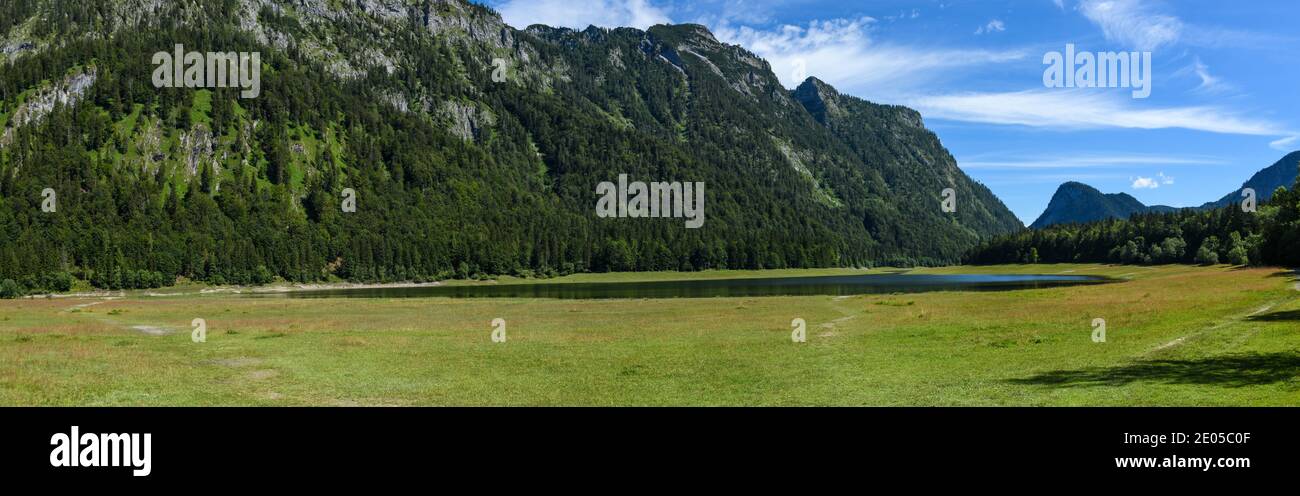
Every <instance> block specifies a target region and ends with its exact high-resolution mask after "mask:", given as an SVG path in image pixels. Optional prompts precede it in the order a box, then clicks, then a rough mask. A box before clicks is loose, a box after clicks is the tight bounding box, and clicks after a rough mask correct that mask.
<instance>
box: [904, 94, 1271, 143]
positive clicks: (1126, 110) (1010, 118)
mask: <svg viewBox="0 0 1300 496" xmlns="http://www.w3.org/2000/svg"><path fill="white" fill-rule="evenodd" d="M1133 102H1134V100H1132V99H1129V98H1117V97H1116V96H1115V94H1113V93H1101V92H1095V91H1088V90H1026V91H1018V92H1008V93H966V94H954V95H941V96H929V97H919V98H915V99H913V100H912V101H911V102H910V103H911V104H912V105H913V106H915V107H917V108H918V109H919V110H921V112H922V113H925V114H926V115H927V116H929V117H932V118H939V119H949V120H955V121H965V122H983V123H992V124H1008V125H1023V126H1031V127H1044V128H1056V129H1101V128H1123V129H1172V128H1179V129H1190V130H1194V131H1205V132H1211V133H1220V134H1245V135H1255V136H1281V135H1287V134H1292V133H1291V132H1289V131H1286V130H1284V129H1283V128H1282V127H1281V126H1279V125H1277V124H1275V123H1273V122H1269V121H1266V120H1261V119H1255V118H1251V117H1245V116H1241V115H1238V114H1236V113H1233V112H1231V111H1228V110H1225V109H1222V108H1219V107H1212V106H1187V107H1165V108H1141V107H1138V106H1136V105H1137V104H1135V103H1133Z"/></svg>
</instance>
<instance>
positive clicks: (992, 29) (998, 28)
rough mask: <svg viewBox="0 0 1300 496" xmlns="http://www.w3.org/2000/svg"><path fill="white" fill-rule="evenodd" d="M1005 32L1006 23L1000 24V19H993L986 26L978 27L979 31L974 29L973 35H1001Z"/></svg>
mask: <svg viewBox="0 0 1300 496" xmlns="http://www.w3.org/2000/svg"><path fill="white" fill-rule="evenodd" d="M1006 30H1007V23H1005V22H1002V21H1001V20H1000V19H993V20H991V21H989V22H988V23H987V24H984V25H983V26H980V27H979V29H976V30H975V34H977V35H978V34H986V33H987V34H992V33H1001V32H1003V31H1006Z"/></svg>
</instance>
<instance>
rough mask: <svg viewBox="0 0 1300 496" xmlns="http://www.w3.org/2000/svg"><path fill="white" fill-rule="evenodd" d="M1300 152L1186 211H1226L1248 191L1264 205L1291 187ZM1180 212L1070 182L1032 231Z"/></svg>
mask: <svg viewBox="0 0 1300 496" xmlns="http://www.w3.org/2000/svg"><path fill="white" fill-rule="evenodd" d="M1298 164H1300V151H1295V152H1291V153H1288V154H1287V155H1286V156H1284V157H1282V158H1281V159H1279V160H1278V161H1277V162H1274V163H1273V165H1270V166H1268V167H1265V168H1264V169H1261V170H1259V171H1258V172H1256V173H1255V174H1253V175H1252V176H1251V178H1250V179H1248V180H1247V181H1246V182H1245V183H1243V184H1242V187H1241V188H1238V189H1237V190H1236V191H1233V192H1232V193H1229V194H1227V195H1225V196H1224V197H1223V198H1221V199H1219V200H1217V201H1213V202H1206V203H1205V204H1202V205H1201V206H1199V207H1186V208H1188V209H1192V210H1210V209H1217V208H1223V207H1226V206H1229V205H1233V204H1235V203H1238V202H1240V201H1242V196H1241V192H1242V191H1243V190H1244V189H1245V188H1254V189H1255V192H1256V199H1257V201H1259V202H1261V203H1262V202H1265V201H1267V200H1268V199H1269V198H1271V197H1272V196H1273V192H1274V191H1275V190H1276V189H1277V188H1279V187H1281V188H1286V187H1289V186H1291V185H1292V184H1294V183H1295V181H1296V176H1297V173H1298V171H1300V166H1298ZM1176 210H1179V209H1178V208H1175V207H1169V206H1164V205H1152V206H1147V205H1145V204H1143V203H1142V202H1141V201H1139V200H1138V199H1136V198H1134V197H1133V196H1131V195H1129V194H1127V193H1110V194H1104V193H1102V192H1100V191H1098V190H1097V189H1096V188H1093V187H1092V186H1088V185H1086V184H1083V183H1079V182H1075V181H1069V182H1066V183H1063V184H1061V185H1060V186H1059V187H1058V188H1057V191H1056V193H1055V194H1053V195H1052V199H1051V200H1050V201H1049V202H1048V205H1047V208H1045V209H1044V210H1043V213H1042V214H1040V215H1039V217H1038V219H1037V220H1035V221H1034V222H1033V224H1030V227H1031V228H1033V229H1042V228H1045V227H1047V226H1051V225H1054V224H1067V223H1084V222H1093V221H1098V220H1103V219H1127V218H1129V217H1131V216H1132V215H1133V214H1139V213H1162V212H1172V211H1176Z"/></svg>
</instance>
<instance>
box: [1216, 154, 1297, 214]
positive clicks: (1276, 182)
mask: <svg viewBox="0 0 1300 496" xmlns="http://www.w3.org/2000/svg"><path fill="white" fill-rule="evenodd" d="M1298 173H1300V150H1297V151H1294V152H1291V153H1288V154H1287V155H1286V156H1285V157H1282V158H1281V159H1279V160H1278V161H1277V162H1274V163H1273V165H1270V166H1268V167H1265V168H1264V169H1263V170H1261V171H1259V172H1256V173H1255V174H1254V175H1253V176H1250V179H1248V180H1246V182H1244V183H1242V185H1241V187H1240V188H1237V189H1236V190H1235V191H1233V192H1231V193H1228V194H1227V195H1225V196H1224V197H1223V198H1220V199H1219V201H1214V202H1210V203H1206V204H1205V205H1201V208H1222V207H1226V206H1228V205H1231V204H1233V203H1236V202H1239V201H1241V191H1242V190H1243V189H1246V188H1252V189H1254V190H1255V195H1256V197H1255V198H1256V199H1257V200H1258V201H1261V202H1262V201H1266V200H1268V199H1269V198H1272V197H1273V192H1274V191H1276V190H1277V188H1279V187H1282V188H1289V187H1291V186H1292V185H1293V184H1295V182H1296V176H1297V174H1298Z"/></svg>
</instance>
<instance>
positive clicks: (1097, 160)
mask: <svg viewBox="0 0 1300 496" xmlns="http://www.w3.org/2000/svg"><path fill="white" fill-rule="evenodd" d="M1227 163H1229V162H1228V161H1226V160H1223V159H1218V158H1214V157H1202V156H1183V157H1170V156H1165V155H1143V154H1133V153H1112V154H1091V155H1089V154H1054V155H1050V156H1030V157H1024V156H1010V157H996V158H986V157H972V158H971V159H970V160H961V161H959V162H958V164H959V165H961V167H962V168H963V169H1011V170H1025V169H1091V168H1106V167H1134V166H1155V165H1165V166H1183V165H1188V166H1197V165H1223V164H1227ZM1169 180H1170V181H1171V182H1170V184H1173V183H1172V181H1173V178H1169Z"/></svg>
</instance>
